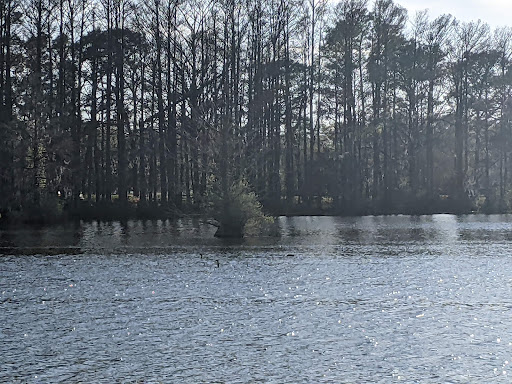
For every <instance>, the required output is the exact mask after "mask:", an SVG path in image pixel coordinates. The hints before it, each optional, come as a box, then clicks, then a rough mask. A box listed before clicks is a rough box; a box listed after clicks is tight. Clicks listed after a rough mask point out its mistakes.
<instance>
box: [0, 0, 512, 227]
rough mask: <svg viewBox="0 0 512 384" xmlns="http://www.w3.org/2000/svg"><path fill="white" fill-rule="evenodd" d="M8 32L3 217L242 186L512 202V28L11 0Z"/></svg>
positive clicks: (271, 200)
mask: <svg viewBox="0 0 512 384" xmlns="http://www.w3.org/2000/svg"><path fill="white" fill-rule="evenodd" d="M0 39H1V40H0V143H2V145H1V147H0V213H1V215H2V218H3V219H5V218H7V219H9V218H11V219H19V220H31V221H34V220H35V221H37V220H42V221H45V220H51V219H52V218H59V217H61V216H62V215H63V214H65V215H67V216H72V217H78V218H85V219H87V218H103V219H112V218H118V217H126V216H129V217H172V216H174V215H179V214H182V213H206V212H212V210H213V211H216V212H217V215H218V216H219V215H220V216H222V215H223V214H228V210H229V209H232V207H231V208H230V203H233V199H238V198H234V197H233V196H234V193H235V192H236V191H241V195H240V196H242V197H241V199H242V200H241V201H242V204H241V205H240V206H243V201H245V200H244V199H245V198H246V197H247V196H248V195H250V196H254V197H255V199H252V197H251V198H249V201H250V204H252V206H254V207H257V205H258V202H257V201H256V199H257V200H259V202H261V203H262V205H263V208H264V210H265V211H266V212H269V213H272V214H341V215H360V214H387V213H412V214H422V213H436V212H453V213H463V212H469V211H471V210H480V211H482V212H505V211H507V210H508V209H509V208H510V202H511V200H510V197H511V195H510V192H511V187H512V185H511V181H512V177H511V175H510V173H511V170H512V168H511V166H512V153H511V152H512V147H511V145H510V143H511V137H512V98H511V96H512V29H510V28H499V29H496V30H491V29H490V27H489V26H488V25H487V24H485V23H483V22H480V21H477V22H470V23H465V22H458V21H457V20H456V19H455V18H454V17H452V16H450V15H445V16H441V17H439V18H436V19H431V18H430V17H429V15H428V14H427V13H426V12H423V13H419V14H416V15H408V13H407V11H406V10H405V9H404V8H402V7H400V6H399V5H397V4H396V3H394V2H393V1H392V0H376V1H371V2H369V1H365V0H343V1H341V2H339V3H337V4H336V3H333V2H328V1H324V0H273V1H265V0H244V1H235V0H211V1H198V0H150V1H139V0H2V1H1V2H0ZM234 191H235V192H234ZM219 207H220V208H219Z"/></svg>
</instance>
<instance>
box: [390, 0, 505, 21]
mask: <svg viewBox="0 0 512 384" xmlns="http://www.w3.org/2000/svg"><path fill="white" fill-rule="evenodd" d="M395 3H396V4H400V5H401V6H403V7H404V8H406V9H407V10H408V11H409V16H413V15H414V14H415V13H416V11H420V10H424V9H429V14H430V16H431V17H432V18H435V17H437V16H439V15H441V14H444V13H450V14H451V15H452V16H454V17H455V18H457V19H458V20H461V21H472V20H473V21H476V20H478V19H480V20H482V21H483V22H486V23H488V24H489V25H490V26H491V27H501V26H505V25H508V26H512V0H395Z"/></svg>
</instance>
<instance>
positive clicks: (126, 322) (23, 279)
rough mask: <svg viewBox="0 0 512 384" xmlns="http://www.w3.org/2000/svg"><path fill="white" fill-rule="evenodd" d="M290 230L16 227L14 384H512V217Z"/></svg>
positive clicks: (9, 336) (1, 242)
mask: <svg viewBox="0 0 512 384" xmlns="http://www.w3.org/2000/svg"><path fill="white" fill-rule="evenodd" d="M276 226H277V228H276V232H277V233H279V234H280V236H279V237H269V238H260V239H245V240H244V241H242V242H231V243H229V242H223V241H221V240H218V239H214V238H213V233H214V229H213V228H210V227H209V226H208V225H205V224H201V223H200V222H195V221H193V220H186V221H181V222H177V223H171V222H158V221H154V222H153V221H147V222H142V221H136V222H128V223H110V224H105V223H83V224H82V225H76V226H66V227H52V228H45V229H38V230H35V229H30V230H28V229H27V230H21V229H13V230H0V253H3V255H2V254H0V382H2V383H4V382H7V383H9V382H15V383H16V382H23V383H25V382H29V383H56V382H63V383H74V382H91V383H93V382H94V383H112V382H148V383H158V382H163V383H169V382H172V383H201V382H205V383H211V382H216V383H247V382H269V383H321V382H325V383H331V382H334V383H391V382H407V383H510V382H512V369H511V368H510V365H512V268H511V265H512V217H511V216H465V217H455V216H449V215H438V216H425V217H408V216H398V217H364V218H353V219H349V218H329V217H322V218H320V217H309V218H280V219H279V220H278V222H277V223H276ZM217 260H218V266H217Z"/></svg>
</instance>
